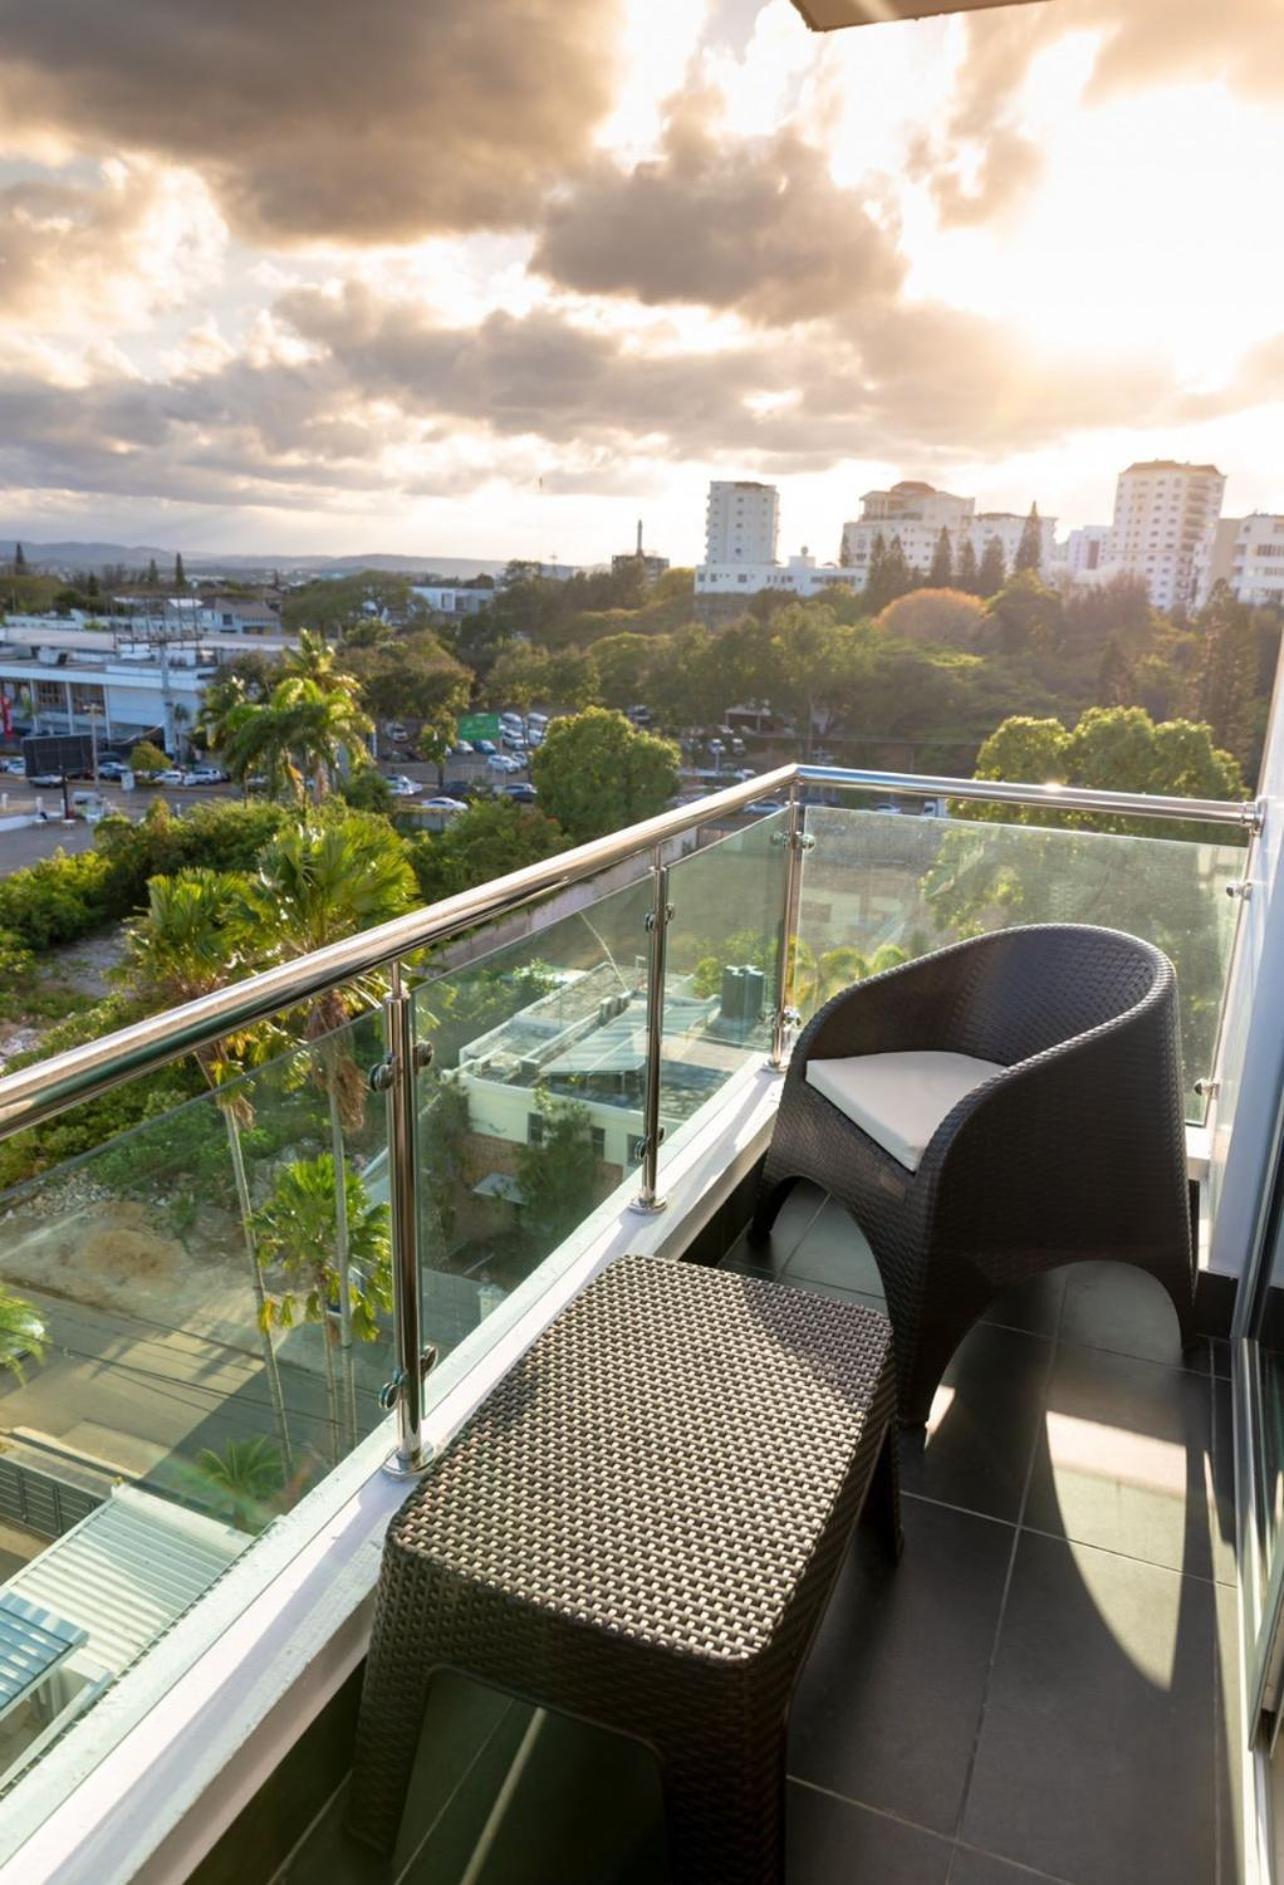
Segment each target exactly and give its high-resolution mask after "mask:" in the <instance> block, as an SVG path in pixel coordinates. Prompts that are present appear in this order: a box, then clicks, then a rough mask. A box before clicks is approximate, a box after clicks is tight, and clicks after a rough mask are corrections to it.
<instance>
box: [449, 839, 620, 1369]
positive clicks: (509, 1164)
mask: <svg viewBox="0 0 1284 1885" xmlns="http://www.w3.org/2000/svg"><path fill="white" fill-rule="evenodd" d="M568 894H569V895H570V896H575V895H577V894H578V895H581V896H583V897H584V898H585V901H584V903H583V906H582V907H581V908H580V909H579V910H577V911H576V912H575V913H574V914H573V915H569V916H566V917H562V918H560V919H559V920H557V921H555V922H552V923H549V924H548V925H546V926H545V927H544V928H542V929H540V930H538V931H537V932H536V933H534V934H531V935H525V936H523V937H522V938H521V939H520V940H518V941H515V942H512V943H509V944H506V945H504V946H503V947H500V948H498V949H496V948H491V949H487V950H485V952H484V953H480V954H478V955H477V956H475V957H474V959H473V960H472V961H471V962H468V963H466V964H463V965H460V966H457V967H455V968H452V969H450V970H449V971H448V972H447V973H445V974H443V975H439V976H436V977H434V978H433V979H432V980H430V981H427V982H424V983H423V984H421V986H420V987H419V988H418V989H417V990H416V992H415V997H414V999H415V1026H416V1031H417V1035H418V1038H419V1039H420V1040H431V1041H432V1043H433V1047H434V1053H433V1062H432V1066H431V1068H430V1069H428V1071H427V1072H425V1073H424V1074H422V1075H421V1076H420V1081H421V1087H420V1093H421V1103H420V1124H421V1138H420V1145H419V1192H420V1201H421V1216H420V1252H421V1263H422V1274H423V1305H424V1307H423V1323H424V1336H425V1339H426V1340H428V1341H431V1342H435V1343H436V1344H437V1347H438V1350H439V1352H440V1353H442V1354H447V1353H449V1352H450V1351H451V1350H452V1349H453V1348H455V1347H456V1346H457V1345H458V1344H459V1343H461V1342H462V1341H463V1340H464V1339H465V1337H467V1336H468V1335H470V1334H472V1332H473V1331H474V1330H475V1329H476V1328H477V1327H478V1326H479V1324H480V1323H481V1322H482V1321H483V1320H484V1319H485V1317H486V1316H487V1315H489V1314H490V1313H491V1311H492V1310H493V1309H495V1308H496V1307H497V1306H498V1305H499V1304H500V1303H501V1302H503V1300H504V1299H505V1297H506V1296H507V1295H508V1294H509V1293H510V1292H511V1291H512V1290H514V1289H515V1288H516V1287H517V1286H518V1285H519V1284H520V1283H523V1282H524V1281H525V1280H526V1279H527V1278H528V1277H532V1276H533V1275H534V1274H535V1273H536V1272H537V1271H538V1270H539V1269H540V1266H541V1265H542V1264H543V1263H544V1261H545V1259H546V1258H547V1257H548V1256H549V1255H550V1253H551V1252H553V1251H554V1250H556V1249H557V1248H558V1247H559V1246H560V1245H561V1244H563V1243H564V1242H565V1240H566V1239H567V1238H569V1237H570V1236H571V1234H572V1232H574V1231H575V1230H577V1229H578V1228H579V1226H580V1225H581V1224H582V1223H583V1222H584V1220H585V1219H586V1218H587V1217H588V1216H589V1215H590V1214H591V1213H592V1212H593V1211H594V1210H595V1209H596V1208H597V1206H598V1205H599V1204H601V1203H602V1202H603V1200H604V1199H605V1198H607V1197H608V1196H609V1195H610V1194H611V1192H612V1191H613V1190H614V1189H615V1188H616V1186H618V1185H620V1184H622V1183H623V1181H624V1180H625V1178H626V1177H627V1176H628V1175H629V1174H630V1173H631V1172H632V1171H633V1170H634V1169H635V1167H636V1166H637V1163H638V1151H637V1140H638V1135H639V1134H640V1132H641V1120H642V1115H641V1103H642V1100H641V1095H642V1088H641V1080H642V1071H641V1069H642V1063H641V1061H640V1060H639V1059H638V1056H637V1053H636V1051H635V1049H636V1043H637V1042H638V1041H639V1040H640V1038H641V1034H642V1029H643V1024H644V1021H645V1015H646V956H647V932H646V914H647V911H648V910H649V909H650V908H651V895H652V892H651V880H650V877H649V875H647V876H645V877H643V878H642V879H640V880H639V881H638V882H636V883H633V884H631V885H629V886H628V887H627V888H626V889H623V890H619V891H616V892H614V893H612V894H611V895H610V896H607V897H598V898H596V899H592V897H591V893H590V892H588V891H587V890H584V889H580V890H579V891H572V892H570V893H568Z"/></svg>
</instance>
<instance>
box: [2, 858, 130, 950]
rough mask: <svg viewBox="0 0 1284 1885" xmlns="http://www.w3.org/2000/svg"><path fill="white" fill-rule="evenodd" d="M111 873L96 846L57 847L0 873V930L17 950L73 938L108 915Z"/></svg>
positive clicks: (85, 931)
mask: <svg viewBox="0 0 1284 1885" xmlns="http://www.w3.org/2000/svg"><path fill="white" fill-rule="evenodd" d="M108 878H109V873H108V869H107V863H106V860H105V858H103V857H102V856H101V854H100V853H99V852H97V851H82V852H80V853H79V855H78V856H75V857H69V856H68V855H67V853H66V852H65V851H55V852H54V854H53V856H52V857H45V858H41V860H40V862H39V863H38V864H29V865H28V866H27V867H26V868H25V869H24V870H18V871H14V872H13V873H12V875H11V876H8V877H4V878H0V931H5V932H7V933H8V935H9V936H10V937H12V938H13V943H14V945H15V946H17V947H18V948H21V949H31V950H44V949H50V948H53V947H54V946H55V945H56V944H58V943H67V942H75V941H76V940H77V939H78V938H79V937H81V936H86V935H88V934H89V932H90V930H93V929H97V928H98V926H99V924H100V923H103V922H105V921H106V920H107V918H108V916H109V915H110V913H111V912H110V910H109V907H108Z"/></svg>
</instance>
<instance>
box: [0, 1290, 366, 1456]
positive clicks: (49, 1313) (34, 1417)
mask: <svg viewBox="0 0 1284 1885" xmlns="http://www.w3.org/2000/svg"><path fill="white" fill-rule="evenodd" d="M22 1293H23V1295H24V1297H25V1298H26V1299H27V1300H29V1301H31V1302H34V1303H35V1305H36V1307H37V1308H38V1309H39V1310H40V1312H41V1315H42V1316H43V1318H44V1321H45V1326H46V1328H47V1330H48V1333H49V1348H48V1352H47V1354H46V1356H45V1359H44V1361H43V1362H40V1363H32V1362H28V1363H27V1364H26V1380H25V1381H22V1382H19V1381H16V1380H14V1379H13V1378H12V1377H11V1376H5V1377H0V1382H2V1383H3V1384H2V1385H0V1433H3V1431H4V1430H5V1429H8V1430H9V1431H13V1430H14V1429H15V1428H18V1427H25V1428H32V1429H35V1430H36V1431H37V1432H39V1433H44V1434H48V1435H51V1436H52V1437H53V1438H55V1439H57V1440H59V1441H61V1442H62V1444H63V1445H64V1446H66V1447H69V1448H71V1449H73V1450H74V1451H75V1452H77V1453H78V1454H80V1455H82V1456H83V1457H85V1458H86V1459H88V1460H91V1461H101V1462H102V1463H103V1464H104V1465H105V1466H107V1467H117V1468H119V1469H121V1470H122V1471H123V1472H125V1473H126V1474H129V1475H131V1476H133V1475H143V1474H148V1475H155V1476H157V1478H158V1479H159V1481H161V1482H164V1483H176V1481H177V1480H178V1479H179V1478H181V1474H182V1469H183V1468H184V1467H191V1466H194V1465H195V1463H196V1460H197V1457H198V1455H199V1454H200V1452H201V1451H202V1449H204V1448H206V1447H209V1448H211V1449H212V1450H213V1451H214V1452H219V1451H221V1450H222V1449H223V1448H224V1447H225V1446H226V1445H227V1443H228V1441H229V1440H241V1441H245V1440H251V1439H254V1438H255V1437H256V1436H258V1435H265V1436H266V1437H267V1438H269V1439H271V1440H275V1428H274V1423H273V1416H272V1409H271V1405H270V1402H269V1400H268V1395H267V1384H266V1381H265V1378H264V1373H263V1364H262V1361H261V1359H260V1356H259V1354H258V1352H257V1349H256V1347H255V1346H253V1345H252V1344H253V1342H254V1337H253V1333H252V1331H248V1330H247V1337H246V1341H247V1345H246V1346H245V1347H243V1348H242V1347H239V1346H231V1345H229V1344H228V1343H226V1342H219V1341H213V1340H210V1339H208V1338H207V1337H204V1336H201V1335H196V1334H191V1333H189V1332H187V1331H186V1330H183V1329H173V1328H168V1327H166V1326H165V1325H163V1324H161V1323H157V1322H149V1321H147V1320H145V1319H144V1318H142V1317H137V1318H135V1317H132V1316H125V1315H122V1314H120V1313H119V1312H115V1311H108V1310H103V1309H95V1308H90V1307H87V1306H85V1305H83V1304H80V1303H74V1302H70V1301H67V1300H66V1299H64V1298H62V1297H56V1296H45V1295H42V1294H41V1293H40V1292H39V1291H37V1290H32V1289H30V1288H26V1287H24V1289H23V1292H22ZM320 1340H321V1332H320V1330H319V1329H317V1328H315V1327H309V1326H304V1327H301V1328H299V1329H297V1330H295V1331H293V1332H292V1333H291V1334H290V1335H287V1336H286V1337H285V1338H284V1340H282V1341H280V1342H278V1345H277V1353H278V1360H279V1366H280V1374H281V1386H282V1392H283V1393H284V1396H285V1401H286V1407H287V1410H288V1421H289V1428H290V1437H291V1440H292V1442H293V1444H294V1446H295V1449H296V1451H297V1452H299V1453H300V1454H302V1453H304V1452H306V1451H309V1450H310V1451H314V1452H315V1453H317V1454H318V1455H320V1456H322V1457H325V1456H326V1455H327V1452H328V1447H329V1433H328V1426H327V1420H326V1396H325V1384H324V1379H323V1377H322V1374H321V1372H320V1370H321V1356H320ZM356 1360H357V1376H358V1401H359V1419H360V1422H361V1426H362V1430H363V1431H368V1430H369V1429H370V1428H371V1427H373V1426H374V1425H375V1424H376V1423H377V1422H378V1420H379V1419H380V1418H381V1415H380V1413H379V1410H378V1407H377V1405H376V1403H375V1398H374V1397H375V1392H376V1390H377V1387H378V1385H379V1383H380V1382H381V1381H382V1379H383V1378H384V1376H385V1375H386V1374H387V1373H388V1371H389V1366H390V1362H389V1355H388V1351H387V1348H386V1346H385V1345H384V1344H383V1343H369V1344H365V1343H363V1344H361V1345H360V1347H359V1349H358V1350H357V1352H356ZM300 1364H302V1365H300Z"/></svg>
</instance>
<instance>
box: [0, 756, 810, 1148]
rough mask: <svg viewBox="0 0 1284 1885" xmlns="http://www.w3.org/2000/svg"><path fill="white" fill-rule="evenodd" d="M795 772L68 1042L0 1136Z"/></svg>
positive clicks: (778, 787) (1, 1082)
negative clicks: (97, 1036)
mask: <svg viewBox="0 0 1284 1885" xmlns="http://www.w3.org/2000/svg"><path fill="white" fill-rule="evenodd" d="M793 776H794V768H793V766H792V765H790V766H780V767H778V768H777V769H776V770H775V771H774V772H766V773H762V774H760V775H759V776H758V777H756V778H754V779H746V780H744V781H743V782H742V783H740V784H738V785H734V786H730V787H728V788H727V789H726V790H725V791H723V792H715V793H714V794H713V795H712V796H711V797H709V798H703V799H699V800H698V801H696V803H695V804H693V805H690V806H679V807H678V808H676V809H675V810H673V811H668V812H661V813H660V815H659V816H658V817H657V818H648V819H647V820H645V822H644V823H642V824H640V825H629V826H626V827H624V828H623V829H622V830H620V831H615V832H612V833H611V834H610V835H609V836H608V837H605V838H594V839H593V840H591V842H590V843H588V844H581V845H578V846H577V847H576V848H575V850H573V851H562V852H560V853H559V854H558V855H557V856H556V857H550V858H545V859H544V860H543V861H542V862H540V863H538V864H528V865H526V866H525V867H524V868H523V869H522V870H518V871H510V872H509V873H508V875H507V876H506V877H496V878H493V879H492V880H491V882H490V883H487V884H480V885H478V886H477V887H476V888H475V889H472V890H464V891H461V892H460V893H459V895H458V896H454V897H446V898H443V900H442V901H441V902H440V903H434V904H430V905H429V906H428V907H427V908H425V909H422V910H414V911H412V912H411V914H410V915H409V916H399V917H395V918H394V919H393V920H392V922H390V923H381V924H380V925H379V926H378V927H377V928H376V929H366V930H361V931H360V932H359V933H358V934H356V935H354V936H345V937H344V938H343V940H342V941H341V942H337V943H331V944H330V945H329V947H328V948H325V949H317V950H315V951H313V953H312V954H311V955H307V956H300V957H299V958H298V959H297V960H295V961H291V962H282V963H280V964H278V966H277V967H276V968H272V969H265V970H264V971H263V973H262V974H260V975H252V976H249V977H247V979H246V980H245V981H243V982H232V983H229V984H228V986H227V987H226V988H219V989H215V990H214V992H213V993H212V994H209V995H202V996H200V997H199V998H198V999H197V1000H196V1001H189V1002H185V1003H184V1005H183V1006H182V1007H181V1008H169V1009H166V1010H165V1011H164V1012H163V1013H160V1014H155V1015H149V1016H147V1018H146V1019H145V1020H143V1021H136V1022H135V1023H134V1024H133V1025H132V1026H131V1027H127V1028H121V1029H119V1030H118V1031H117V1032H116V1033H115V1034H106V1035H104V1036H103V1037H102V1039H101V1040H97V1041H87V1042H86V1043H85V1045H84V1046H83V1047H72V1048H69V1049H68V1050H67V1052H66V1053H64V1054H55V1055H52V1056H51V1057H50V1059H48V1060H42V1061H40V1062H38V1063H37V1064H36V1065H35V1066H32V1067H23V1068H20V1069H19V1071H18V1072H16V1073H11V1074H6V1075H5V1076H4V1078H3V1079H0V1139H5V1138H8V1137H9V1135H10V1134H11V1133H14V1132H17V1131H19V1130H20V1129H21V1128H22V1127H24V1126H33V1125H37V1124H39V1122H40V1121H41V1120H43V1119H48V1118H50V1117H51V1116H52V1115H53V1114H55V1113H59V1112H62V1111H64V1110H65V1109H66V1108H67V1107H68V1106H74V1105H77V1104H79V1102H80V1101H82V1100H87V1099H95V1098H97V1096H98V1095H99V1094H100V1093H106V1092H108V1091H109V1090H110V1089H111V1088H112V1087H114V1086H118V1085H119V1084H120V1083H121V1082H122V1081H123V1080H129V1079H132V1078H133V1077H134V1076H135V1075H136V1074H140V1073H147V1072H149V1071H150V1070H151V1069H152V1068H154V1067H161V1066H164V1065H165V1063H166V1062H167V1061H171V1060H177V1059H179V1058H181V1056H182V1055H184V1054H190V1053H192V1052H193V1051H194V1050H195V1049H196V1048H198V1047H206V1046H208V1045H209V1044H210V1043H211V1042H212V1041H216V1040H219V1039H221V1038H222V1037H223V1036H224V1035H227V1034H237V1033H239V1032H241V1031H242V1030H243V1029H245V1028H249V1027H253V1026H255V1025H256V1024H257V1023H258V1022H260V1021H266V1020H267V1019H268V1018H269V1016H271V1015H274V1014H280V1013H281V1012H282V1010H283V1009H286V1008H296V1007H299V1006H301V1005H302V1004H303V1003H305V1002H308V1001H312V1000H314V999H315V998H316V997H317V996H318V995H323V994H324V993H325V992H326V990H327V989H331V988H337V987H338V986H339V985H340V984H341V983H343V982H349V981H353V980H355V979H356V978H357V977H358V976H361V975H368V974H370V972H371V971H372V970H374V969H379V968H383V967H385V966H386V965H387V964H388V963H389V962H393V961H397V960H399V959H401V958H402V957H405V956H410V955H413V954H414V953H415V951H416V950H419V949H424V948H427V947H428V946H429V944H431V943H438V942H443V941H445V939H446V938H447V937H450V936H457V935H459V933H460V932H461V931H462V930H466V929H471V928H473V926H474V925H475V924H477V923H482V922H486V921H487V920H488V919H490V918H492V917H497V916H506V915H508V914H509V913H510V912H511V911H513V910H516V909H518V908H520V907H521V905H522V904H524V903H529V902H530V901H531V899H532V898H533V897H537V896H541V895H543V894H545V893H546V892H548V891H554V890H561V889H563V888H564V887H565V886H566V885H567V884H573V883H578V882H580V881H581V880H582V879H583V878H585V877H593V876H596V875H597V873H598V872H599V871H603V870H608V869H609V868H610V867H611V866H612V865H614V864H620V863H623V862H624V861H625V860H626V859H628V858H630V857H634V856H636V855H637V854H638V853H639V852H644V851H649V850H651V849H652V848H653V847H654V846H656V845H657V844H664V843H666V842H667V841H668V840H669V839H672V838H678V837H681V836H682V835H683V834H684V833H685V832H688V831H694V830H696V829H697V828H698V827H699V826H701V825H706V824H709V823H711V822H712V821H714V820H716V819H718V818H720V817H725V816H727V815H728V814H730V813H735V812H738V811H741V810H743V808H744V807H745V806H746V805H751V804H753V803H754V801H755V800H757V799H760V798H762V797H763V796H764V794H766V793H770V792H773V791H782V790H784V789H786V788H787V787H788V785H789V783H790V780H791V779H792V778H793Z"/></svg>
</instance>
